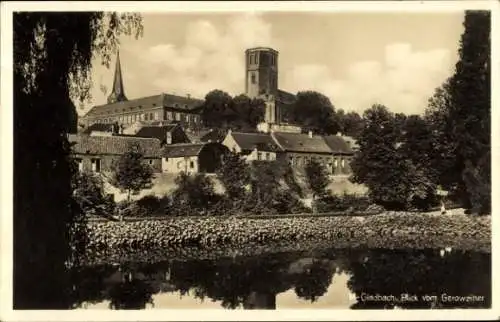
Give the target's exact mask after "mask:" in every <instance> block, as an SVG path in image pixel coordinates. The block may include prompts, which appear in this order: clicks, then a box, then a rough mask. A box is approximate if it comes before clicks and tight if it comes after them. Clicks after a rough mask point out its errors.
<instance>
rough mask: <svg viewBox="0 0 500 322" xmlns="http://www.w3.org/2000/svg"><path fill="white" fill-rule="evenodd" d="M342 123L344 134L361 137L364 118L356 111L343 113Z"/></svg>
mask: <svg viewBox="0 0 500 322" xmlns="http://www.w3.org/2000/svg"><path fill="white" fill-rule="evenodd" d="M337 114H338V113H337ZM340 124H341V126H340V127H341V132H342V134H344V135H347V136H351V137H353V138H355V139H357V138H358V137H359V135H360V134H361V131H362V130H363V118H362V117H361V116H360V115H359V114H358V113H356V112H349V113H347V114H345V115H341V116H340Z"/></svg>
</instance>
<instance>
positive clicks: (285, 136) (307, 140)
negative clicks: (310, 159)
mask: <svg viewBox="0 0 500 322" xmlns="http://www.w3.org/2000/svg"><path fill="white" fill-rule="evenodd" d="M272 136H273V137H274V138H275V140H276V141H277V143H278V144H279V145H280V147H281V148H282V149H283V150H285V151H289V152H304V153H332V151H331V149H330V147H329V146H328V145H327V144H326V142H325V140H323V137H321V136H313V137H312V138H311V137H309V135H308V134H304V133H286V132H274V133H272Z"/></svg>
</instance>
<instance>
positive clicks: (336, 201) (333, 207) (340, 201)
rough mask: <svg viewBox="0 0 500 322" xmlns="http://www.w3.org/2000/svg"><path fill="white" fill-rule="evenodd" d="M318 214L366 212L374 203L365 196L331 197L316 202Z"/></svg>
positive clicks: (345, 195)
mask: <svg viewBox="0 0 500 322" xmlns="http://www.w3.org/2000/svg"><path fill="white" fill-rule="evenodd" d="M316 205H317V206H316V207H317V209H318V212H337V211H355V212H363V211H366V210H367V209H368V208H369V207H370V206H371V205H372V202H371V200H370V198H369V197H367V196H364V195H355V194H347V193H344V194H343V195H340V196H339V195H329V196H325V197H322V198H321V199H318V200H317V201H316Z"/></svg>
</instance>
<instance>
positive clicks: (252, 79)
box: [250, 73, 257, 84]
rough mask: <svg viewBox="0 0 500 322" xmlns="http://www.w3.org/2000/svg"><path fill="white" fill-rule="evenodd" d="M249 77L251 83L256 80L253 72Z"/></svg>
mask: <svg viewBox="0 0 500 322" xmlns="http://www.w3.org/2000/svg"><path fill="white" fill-rule="evenodd" d="M250 78H251V82H252V84H255V83H257V80H256V77H255V74H254V73H252V75H250Z"/></svg>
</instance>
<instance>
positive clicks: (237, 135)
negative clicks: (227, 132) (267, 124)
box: [231, 132, 280, 152]
mask: <svg viewBox="0 0 500 322" xmlns="http://www.w3.org/2000/svg"><path fill="white" fill-rule="evenodd" d="M231 135H232V137H233V138H234V140H235V141H236V143H237V144H238V145H239V147H240V148H241V149H242V150H244V151H245V150H246V151H249V150H253V149H255V148H257V149H258V150H260V151H271V152H276V151H279V150H280V148H279V147H278V145H277V144H276V143H275V142H274V140H273V138H272V137H271V135H269V134H267V133H243V132H232V133H231Z"/></svg>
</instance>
